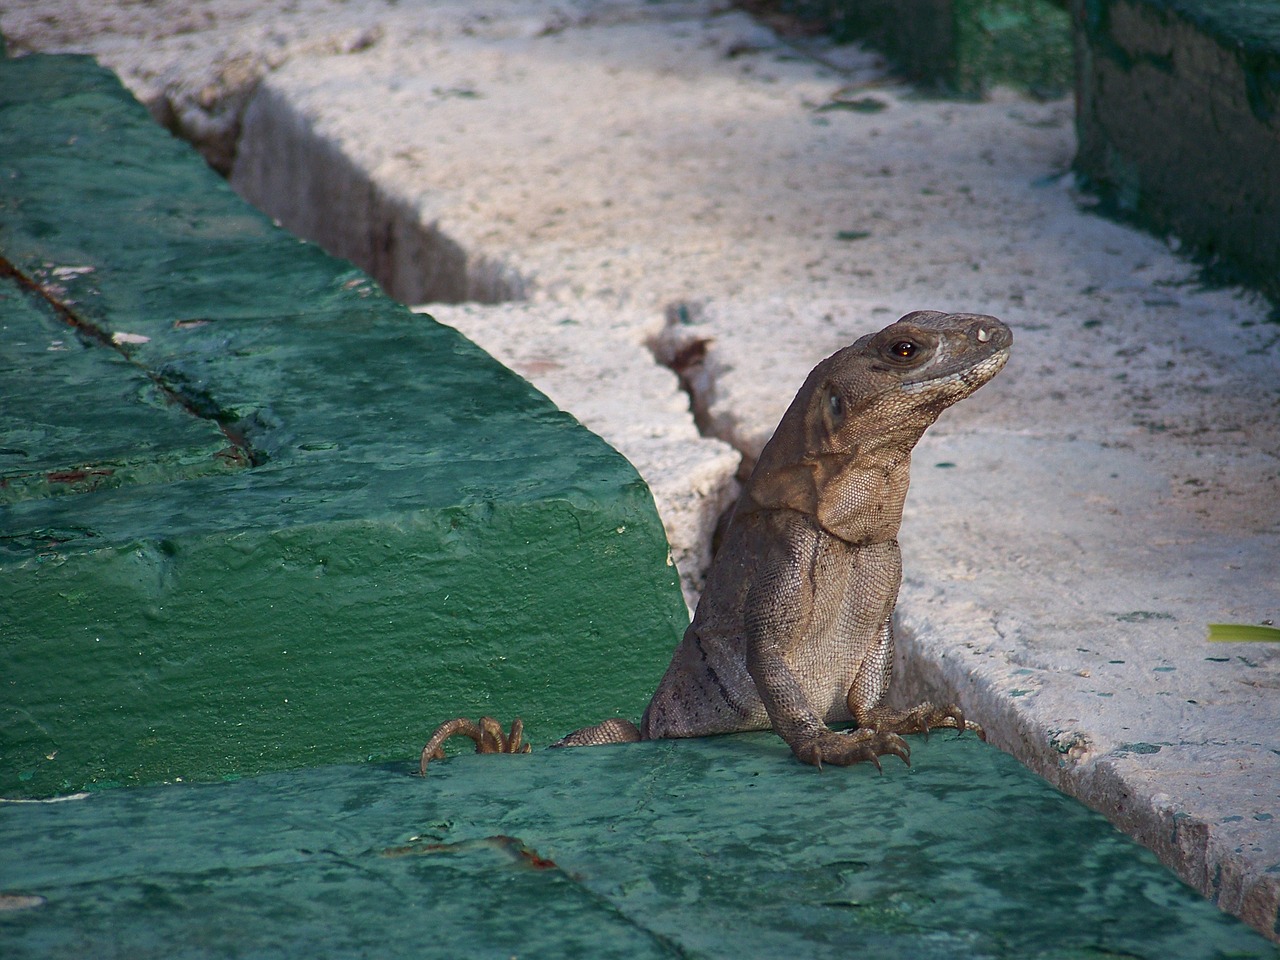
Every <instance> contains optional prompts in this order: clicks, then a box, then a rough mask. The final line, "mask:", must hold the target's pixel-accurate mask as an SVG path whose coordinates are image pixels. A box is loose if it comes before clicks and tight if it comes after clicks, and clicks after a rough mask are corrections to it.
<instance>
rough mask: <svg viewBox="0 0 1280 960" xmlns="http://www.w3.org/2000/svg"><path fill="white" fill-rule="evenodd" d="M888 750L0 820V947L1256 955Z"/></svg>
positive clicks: (764, 752)
mask: <svg viewBox="0 0 1280 960" xmlns="http://www.w3.org/2000/svg"><path fill="white" fill-rule="evenodd" d="M911 740H912V745H911V746H912V759H913V760H914V761H915V765H914V766H913V767H911V768H907V767H905V766H903V765H902V764H901V763H898V762H897V761H896V760H892V759H890V760H889V761H887V762H886V764H885V772H884V774H883V775H880V774H877V773H876V771H875V768H873V767H871V766H870V765H862V766H859V767H854V768H849V769H828V770H826V771H824V772H821V773H819V772H817V771H815V770H812V769H806V768H802V767H801V766H800V765H799V764H797V763H796V762H795V761H794V760H793V759H792V758H791V756H790V753H789V751H788V750H787V748H786V745H785V744H783V743H782V741H781V740H779V739H778V738H777V737H775V736H773V735H772V734H752V735H744V736H732V737H711V738H706V739H703V740H684V741H666V742H655V743H644V744H635V745H631V746H623V747H606V748H595V749H578V750H548V751H539V752H535V753H534V754H533V755H531V756H527V757H510V756H496V757H476V756H465V757H463V756H459V757H457V758H454V759H451V760H449V761H447V762H445V763H441V764H437V765H436V766H434V767H432V769H431V771H430V773H429V774H428V776H427V778H426V779H425V780H424V779H421V778H419V777H417V776H415V775H412V774H411V773H410V770H412V769H413V767H412V765H411V764H400V765H396V766H388V767H376V766H348V767H331V768H325V769H317V770H308V771H302V772H294V773H285V774H271V775H267V776H263V777H259V778H255V779H252V780H242V781H239V782H237V783H227V784H215V785H205V786H187V785H177V786H166V787H156V788H140V789H135V790H122V791H112V792H106V793H98V794H94V795H92V796H90V797H88V798H87V799H84V800H76V801H68V802H63V803H56V804H29V805H22V806H18V807H14V806H10V807H6V808H0V845H2V846H3V848H4V850H5V856H4V857H3V858H0V894H5V895H9V896H15V897H16V896H25V897H32V898H44V902H43V904H41V905H38V906H33V907H31V908H29V909H25V910H21V911H11V912H8V913H5V912H0V953H2V954H3V955H4V956H5V957H7V958H12V960H24V958H37V957H40V958H43V957H51V956H70V955H87V956H93V957H100V958H114V957H128V958H130V960H134V958H138V957H151V956H157V957H158V956H164V957H171V958H186V957H223V956H240V957H243V956H273V957H294V956H297V957H314V956H378V957H414V958H436V957H495V958H497V957H502V958H506V957H512V956H520V957H571V956H581V957H593V958H594V957H601V958H604V957H619V958H644V957H706V958H734V960H737V958H743V957H750V958H762V960H763V958H774V957H777V958H786V960H791V958H795V957H804V958H809V960H825V958H839V960H846V958H849V957H868V958H877V960H879V958H902V960H935V958H936V960H997V958H1010V960H1014V958H1016V960H1025V958H1029V957H1031V958H1043V960H1068V958H1085V957H1090V958H1107V957H1116V958H1119V957H1127V958H1148V960H1167V958H1170V957H1177V958H1179V960H1210V958H1213V960H1218V958H1225V957H1235V958H1240V960H1243V958H1270V960H1275V957H1276V956H1277V954H1276V950H1275V948H1274V946H1272V945H1270V944H1268V943H1267V942H1266V941H1265V940H1263V938H1262V937H1261V936H1259V935H1258V934H1257V933H1255V932H1253V931H1252V930H1250V929H1249V928H1248V927H1246V926H1245V925H1244V924H1243V923H1241V922H1240V921H1238V920H1236V919H1234V918H1232V917H1229V916H1227V915H1225V914H1223V913H1221V912H1220V911H1218V909H1217V908H1216V907H1214V906H1213V905H1212V904H1210V903H1208V902H1207V901H1205V900H1202V899H1201V898H1200V897H1199V896H1198V895H1197V894H1195V893H1194V892H1193V891H1192V890H1191V889H1190V888H1189V887H1186V886H1184V885H1183V884H1182V883H1181V882H1179V881H1178V880H1177V879H1176V878H1175V877H1174V876H1173V875H1172V874H1170V873H1169V872H1168V871H1167V870H1165V869H1164V868H1163V867H1161V866H1160V865H1159V864H1158V863H1157V862H1156V860H1155V858H1154V857H1153V856H1152V855H1151V853H1150V852H1148V851H1147V850H1145V849H1143V848H1141V847H1140V846H1138V845H1137V844H1136V843H1134V842H1133V841H1132V840H1130V839H1129V838H1128V837H1126V836H1124V835H1123V834H1121V833H1120V832H1118V831H1117V830H1115V829H1114V828H1112V827H1111V826H1110V825H1109V824H1107V823H1106V821H1105V820H1103V819H1102V817H1100V816H1098V815H1097V814H1094V813H1091V812H1090V811H1088V810H1087V809H1085V808H1084V807H1083V806H1081V805H1080V804H1079V803H1077V802H1076V801H1074V800H1071V799H1069V798H1068V797H1065V796H1063V795H1062V794H1060V793H1058V792H1057V791H1056V790H1054V789H1053V788H1052V787H1050V786H1049V785H1048V784H1047V783H1045V782H1044V781H1043V780H1041V779H1040V778H1038V777H1036V776H1035V775H1034V774H1032V773H1030V772H1029V771H1027V770H1026V769H1025V768H1023V767H1022V766H1020V765H1019V764H1018V763H1017V762H1016V761H1015V760H1013V759H1012V758H1011V757H1009V756H1007V755H1005V754H1002V753H1000V752H999V751H998V750H995V749H993V748H991V747H989V746H987V745H986V744H983V743H980V742H979V741H977V740H976V739H975V738H973V737H964V738H960V739H956V738H955V737H953V736H950V735H945V734H936V735H935V736H933V737H932V738H930V739H929V740H924V739H923V738H920V737H912V738H911ZM23 902H26V903H31V902H33V901H31V900H28V901H17V903H23ZM34 902H38V901H34Z"/></svg>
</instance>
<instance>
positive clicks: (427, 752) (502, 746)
mask: <svg viewBox="0 0 1280 960" xmlns="http://www.w3.org/2000/svg"><path fill="white" fill-rule="evenodd" d="M455 734H462V735H463V736H464V737H470V738H471V739H472V740H474V741H475V745H476V753H529V751H530V747H529V744H527V743H525V742H524V724H523V723H522V722H521V720H520V718H519V717H516V719H515V720H513V721H511V732H510V733H503V732H502V726H501V725H500V724H499V723H498V721H497V720H495V719H493V717H481V718H480V722H479V723H478V724H477V723H474V722H472V721H471V720H468V719H467V718H466V717H458V718H456V719H454V720H448V721H446V722H445V723H442V724H440V726H438V727H436V731H435V733H433V734H431V739H430V740H428V741H427V745H426V746H425V747H423V748H422V759H421V760H420V761H419V763H418V772H419V773H420V774H421V775H422V776H424V777H425V776H426V775H427V764H428V763H429V762H431V761H432V760H443V759H444V742H445V741H446V740H448V739H449V738H450V737H452V736H454V735H455Z"/></svg>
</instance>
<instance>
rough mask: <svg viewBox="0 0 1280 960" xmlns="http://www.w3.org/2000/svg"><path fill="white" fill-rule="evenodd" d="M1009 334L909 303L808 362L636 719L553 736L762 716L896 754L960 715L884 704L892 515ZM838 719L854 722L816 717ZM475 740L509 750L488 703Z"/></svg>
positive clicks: (512, 747) (818, 757)
mask: <svg viewBox="0 0 1280 960" xmlns="http://www.w3.org/2000/svg"><path fill="white" fill-rule="evenodd" d="M1012 343H1013V334H1012V333H1011V332H1010V330H1009V328H1008V327H1006V326H1005V325H1004V324H1003V323H1001V322H1000V321H999V320H997V319H995V318H994V317H987V316H981V315H977V314H967V313H954V314H945V313H938V312H935V311H919V312H916V313H911V314H908V315H907V316H905V317H903V318H902V319H901V320H899V321H898V322H897V323H894V324H891V325H890V326H888V327H886V328H885V329H883V330H881V331H880V332H879V333H875V334H870V335H868V336H865V337H862V338H861V339H859V340H858V341H857V342H856V343H854V344H852V345H851V346H848V347H845V348H844V349H843V350H840V351H838V352H837V353H835V354H833V355H832V356H830V357H828V358H827V359H825V360H823V361H822V362H821V363H819V364H818V365H817V366H816V367H815V368H814V369H813V372H812V373H810V374H809V377H808V379H807V380H805V383H804V386H802V387H801V388H800V392H799V393H798V394H796V398H795V400H793V401H792V403H791V406H790V407H789V408H788V409H787V412H786V414H784V415H783V417H782V421H781V422H780V423H779V424H778V428H777V430H776V431H775V432H774V435H773V438H772V439H771V440H770V441H769V443H768V444H767V445H766V446H765V448H764V451H763V452H762V453H761V454H760V460H759V461H758V462H757V463H756V466H755V470H754V471H753V472H752V474H751V477H750V479H748V480H747V483H746V486H745V488H744V489H743V492H742V496H741V498H740V499H739V500H738V503H737V506H736V507H735V509H734V514H733V519H732V521H731V523H730V525H729V529H728V531H727V533H726V534H725V538H724V542H723V543H722V545H721V547H720V550H719V552H718V553H717V554H716V556H715V559H714V561H713V563H712V566H711V570H710V573H709V574H708V576H707V586H706V590H705V591H704V592H703V594H702V599H701V601H700V602H699V604H698V608H697V611H696V612H695V613H694V617H693V623H692V624H690V625H689V628H688V630H686V631H685V635H684V639H683V640H682V641H681V642H680V645H679V646H678V647H677V648H676V651H675V654H674V655H673V656H672V658H671V664H670V665H669V666H668V667H667V672H666V674H665V675H664V676H663V677H662V681H661V682H660V683H659V684H658V689H657V692H656V693H654V695H653V699H652V700H651V701H650V702H649V706H648V708H647V709H646V710H645V712H644V716H643V717H642V718H641V720H640V725H639V726H638V727H637V726H636V725H635V724H633V723H632V722H631V721H629V720H620V719H614V720H606V721H605V722H604V723H601V724H597V725H596V726H592V727H585V728H583V729H581V730H577V731H575V732H574V733H571V734H569V735H568V736H566V737H564V738H563V739H562V740H560V741H558V742H557V743H556V744H554V746H591V745H597V744H608V743H627V742H634V741H638V740H656V739H659V738H664V737H701V736H707V735H710V734H716V733H734V732H738V731H743V730H764V729H768V728H770V727H772V728H773V730H774V731H776V732H777V734H778V735H779V736H780V737H782V739H783V740H785V741H786V742H787V744H788V745H789V746H790V747H791V750H792V752H793V753H794V754H795V755H796V757H798V758H799V759H800V760H802V761H804V762H805V763H810V764H813V765H815V766H818V767H821V765H822V764H823V763H832V764H839V765H842V766H843V765H848V764H853V763H858V762H861V761H871V762H872V763H874V764H875V765H876V766H877V767H879V766H880V760H879V758H880V757H881V756H884V755H887V754H894V755H895V756H898V757H901V758H902V759H903V760H904V761H906V762H908V763H909V762H910V759H909V757H910V751H909V749H908V747H907V744H906V742H905V741H904V740H903V739H902V737H901V734H904V733H925V732H928V731H929V729H930V728H933V727H951V728H954V729H958V730H961V731H964V730H973V731H975V732H976V733H977V734H978V736H980V737H981V736H982V735H983V734H982V729H981V727H979V726H978V725H977V724H976V723H973V722H972V721H969V720H966V719H965V718H964V714H963V713H962V712H961V710H960V708H959V707H958V706H955V705H954V704H949V705H944V706H935V705H934V704H932V703H922V704H920V705H919V706H917V707H915V708H914V709H911V710H906V711H897V710H891V709H889V708H888V707H885V706H882V705H881V701H882V699H883V698H884V695H885V693H886V691H887V690H888V688H889V680H890V677H891V675H892V670H893V626H892V618H893V608H894V604H895V603H896V602H897V598H898V587H899V584H900V583H901V580H902V558H901V554H900V553H899V550H898V540H897V536H898V527H899V524H900V523H901V521H902V506H903V502H904V500H905V499H906V495H907V482H908V469H909V467H910V464H911V450H912V448H913V447H914V446H915V445H916V442H917V441H918V440H919V439H920V437H921V435H923V433H924V431H925V430H926V429H927V428H928V427H929V425H930V424H932V423H933V422H934V420H936V419H937V418H938V415H939V414H940V413H942V411H943V410H945V409H946V408H947V407H949V406H951V404H953V403H955V402H957V401H959V400H963V399H964V398H965V397H967V396H969V395H970V394H972V393H973V392H974V391H975V390H977V389H978V388H979V387H981V386H982V385H983V384H984V383H986V382H987V381H988V380H990V379H991V378H992V377H994V376H995V375H996V374H997V373H998V372H999V371H1000V369H1001V368H1002V367H1003V366H1004V364H1005V361H1006V360H1007V359H1008V357H1009V348H1010V345H1011V344H1012ZM850 720H852V721H854V723H856V725H857V726H856V729H853V730H851V731H848V732H837V731H834V730H832V729H831V728H830V727H829V726H828V724H831V723H841V722H847V721H850ZM456 733H461V734H463V735H466V736H469V737H471V739H473V740H475V742H476V750H477V752H481V753H499V752H500V753H521V752H527V751H528V750H529V747H528V746H527V745H525V744H523V743H522V742H521V740H522V738H521V731H520V727H519V721H518V720H517V721H516V722H515V724H513V725H512V730H511V733H510V734H509V735H508V734H505V733H503V731H502V729H501V728H500V727H499V726H498V724H497V722H496V721H494V720H492V719H490V718H488V717H486V718H484V719H483V720H481V722H480V723H479V724H475V723H472V722H471V721H470V720H466V719H458V720H452V721H449V722H448V723H445V724H443V725H442V726H440V727H439V728H438V729H437V730H436V732H435V734H434V735H433V736H432V737H431V740H430V741H429V742H428V743H427V745H426V747H425V748H424V749H423V751H422V764H421V769H422V772H423V773H425V772H426V768H427V763H428V761H430V760H433V759H440V758H442V757H443V756H444V754H443V751H442V750H441V749H440V747H441V744H443V743H444V741H445V740H447V739H448V738H449V737H450V736H453V735H454V734H456Z"/></svg>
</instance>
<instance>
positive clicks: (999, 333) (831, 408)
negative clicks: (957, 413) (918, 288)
mask: <svg viewBox="0 0 1280 960" xmlns="http://www.w3.org/2000/svg"><path fill="white" fill-rule="evenodd" d="M1012 343H1013V333H1012V332H1011V331H1010V330H1009V328H1008V327H1007V326H1005V325H1004V324H1003V323H1001V322H1000V321H999V320H997V319H996V318H995V317H988V316H983V315H981V314H972V313H940V312H937V311H933V310H922V311H917V312H916V313H909V314H907V315H906V316H905V317H903V318H902V319H901V320H899V321H897V322H896V323H893V324H890V325H889V326H887V327H885V328H884V329H883V330H881V331H880V332H879V333H873V334H868V335H867V336H865V337H861V338H860V339H858V340H857V341H856V342H854V343H852V344H851V345H849V346H847V347H845V348H844V349H842V350H839V351H837V352H836V353H834V354H832V355H831V356H829V357H827V359H825V360H823V361H822V362H821V363H819V364H818V365H817V366H816V367H814V369H813V371H812V372H811V373H810V374H809V377H808V379H807V380H805V383H804V386H802V387H801V388H800V392H799V393H797V394H796V398H795V400H793V401H792V403H791V406H790V407H789V408H788V409H787V412H786V413H785V414H784V415H783V417H782V420H781V422H780V423H779V424H778V428H777V430H775V431H774V435H773V438H772V439H771V440H770V441H769V443H768V444H767V445H766V446H765V448H764V451H763V452H762V453H761V455H760V460H759V462H758V463H757V464H756V469H755V472H754V473H753V474H752V476H751V479H750V480H749V481H748V482H747V494H748V496H749V497H750V499H751V500H753V501H755V503H756V504H757V505H758V506H760V507H766V508H769V507H772V508H777V507H787V508H790V509H794V510H799V511H801V512H803V513H808V514H810V515H812V516H814V517H817V518H818V519H819V520H820V521H821V522H822V523H823V526H827V527H828V529H832V530H833V532H834V531H835V530H836V528H837V527H838V526H839V525H840V523H841V522H842V521H841V518H842V517H846V516H848V515H850V514H857V513H858V512H859V511H860V510H861V509H862V506H861V505H864V504H869V503H872V502H881V503H883V502H885V501H886V500H887V501H889V502H890V503H892V502H893V501H895V500H896V502H897V506H898V509H897V511H896V513H897V514H899V515H900V510H901V501H902V498H904V497H905V496H906V482H907V468H908V467H909V465H910V457H911V449H912V447H914V446H915V444H916V441H917V440H919V439H920V437H921V435H922V434H923V433H924V431H925V430H926V429H927V428H928V427H929V425H930V424H932V423H933V422H934V420H936V419H937V418H938V415H939V414H940V413H942V411H943V410H945V409H946V408H947V407H949V406H951V405H952V404H953V403H956V402H957V401H959V400H963V399H964V398H965V397H967V396H969V395H970V394H972V393H973V392H974V391H975V390H977V389H978V388H979V387H981V386H982V385H983V384H984V383H986V382H987V381H988V380H990V379H991V378H992V377H994V376H995V375H996V374H997V373H999V372H1000V369H1001V368H1002V367H1003V366H1004V364H1005V361H1006V360H1008V358H1009V348H1010V346H1011V344H1012ZM899 488H900V489H899ZM891 512H895V511H891ZM886 520H891V521H892V524H893V527H894V529H895V530H896V522H897V521H896V519H894V518H892V517H886Z"/></svg>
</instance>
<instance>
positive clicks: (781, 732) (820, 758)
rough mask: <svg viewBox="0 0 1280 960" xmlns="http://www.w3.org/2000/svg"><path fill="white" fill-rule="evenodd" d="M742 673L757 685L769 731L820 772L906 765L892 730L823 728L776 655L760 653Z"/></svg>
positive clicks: (907, 754) (902, 744) (906, 753)
mask: <svg viewBox="0 0 1280 960" xmlns="http://www.w3.org/2000/svg"><path fill="white" fill-rule="evenodd" d="M747 669H748V670H749V671H750V672H751V675H752V677H753V678H755V681H756V687H757V689H758V690H759V692H760V699H761V700H762V701H763V702H764V707H765V710H766V711H767V712H768V714H769V720H770V721H771V722H772V724H773V729H774V731H775V732H776V733H777V734H778V736H780V737H782V739H783V740H785V741H786V743H787V746H789V747H790V748H791V752H792V753H793V754H795V756H796V759H798V760H800V761H801V762H802V763H808V764H812V765H813V766H815V767H818V768H819V769H821V767H822V765H823V764H824V763H830V764H835V765H836V766H840V767H847V766H851V765H852V764H855V763H868V762H869V763H873V764H875V766H876V769H877V770H879V769H880V758H881V757H882V756H887V755H889V754H892V755H893V756H896V757H900V758H901V759H902V760H903V762H904V763H906V764H908V765H910V763H911V750H910V748H909V747H908V746H907V743H906V741H905V740H903V739H902V737H900V736H898V734H897V733H895V732H893V731H891V730H877V729H875V728H874V727H866V728H861V727H860V728H859V729H857V730H851V731H849V732H848V733H837V732H836V731H834V730H832V729H831V728H830V727H828V726H827V725H826V724H825V723H823V721H822V718H821V717H819V716H818V714H817V713H816V712H815V711H814V710H813V707H812V705H811V704H810V703H809V701H808V700H807V699H806V698H805V696H804V692H803V691H802V690H801V689H800V685H799V684H798V683H797V682H796V679H795V677H794V676H793V675H792V673H791V668H790V667H788V666H787V663H786V661H785V660H784V659H783V658H782V657H781V656H779V655H777V653H776V651H770V650H768V649H763V650H760V651H759V652H758V654H757V655H756V656H749V657H748V660H747Z"/></svg>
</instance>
